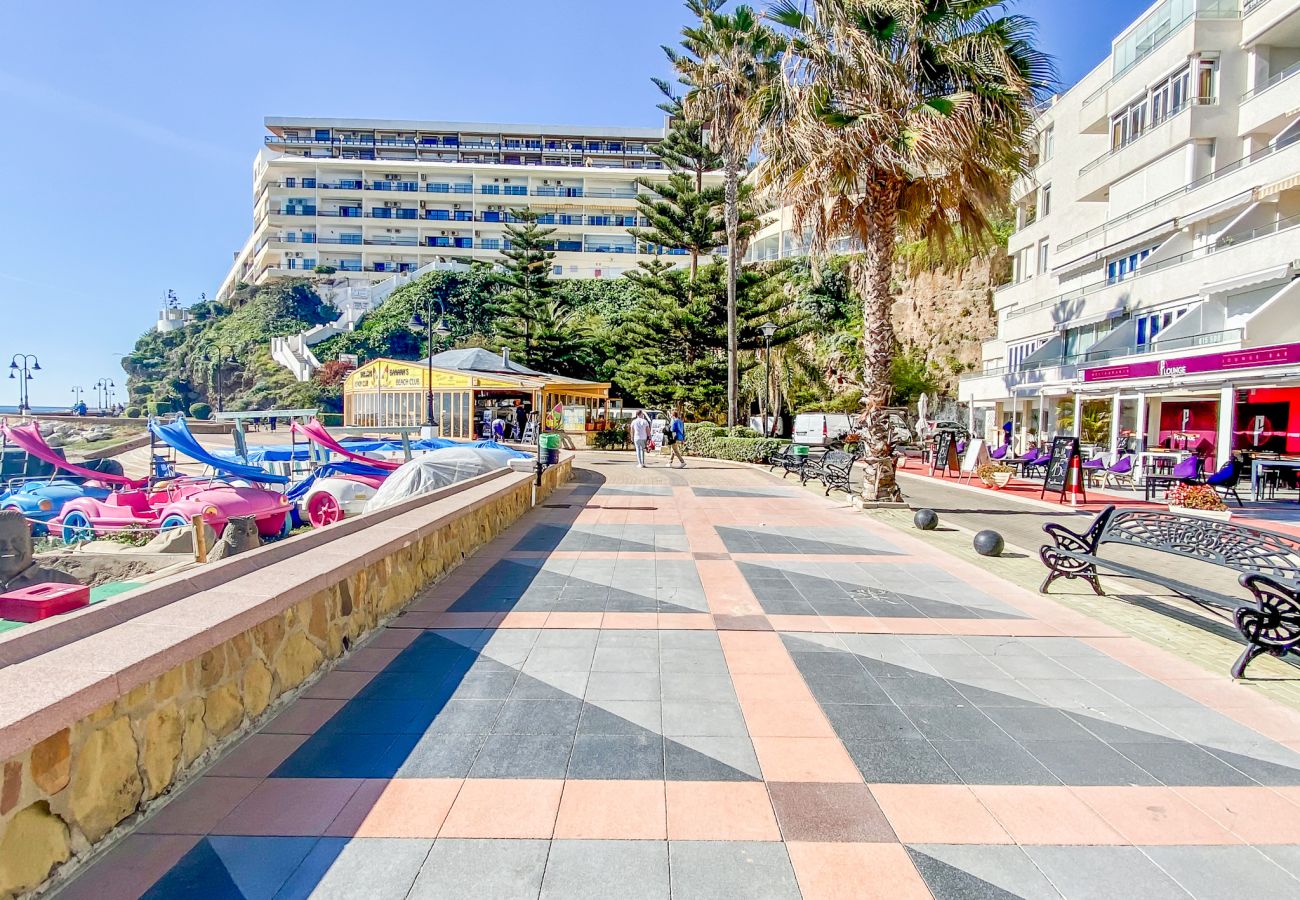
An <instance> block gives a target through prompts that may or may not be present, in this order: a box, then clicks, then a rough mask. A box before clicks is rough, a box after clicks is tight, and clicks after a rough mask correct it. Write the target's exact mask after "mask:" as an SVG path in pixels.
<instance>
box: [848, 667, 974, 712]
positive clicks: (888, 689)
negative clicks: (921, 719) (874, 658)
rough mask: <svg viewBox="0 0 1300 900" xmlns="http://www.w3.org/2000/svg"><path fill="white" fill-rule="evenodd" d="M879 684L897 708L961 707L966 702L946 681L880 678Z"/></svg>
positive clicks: (927, 677) (928, 678) (926, 678)
mask: <svg viewBox="0 0 1300 900" xmlns="http://www.w3.org/2000/svg"><path fill="white" fill-rule="evenodd" d="M868 671H870V669H869V668H868ZM879 684H880V686H881V687H882V688H884V690H885V693H886V694H888V695H889V699H890V700H892V701H894V702H895V703H897V704H898V705H899V706H963V705H965V704H966V702H967V701H966V698H965V697H963V696H962V695H961V693H960V692H958V691H957V689H956V688H954V687H953V686H952V685H951V684H949V683H948V682H947V681H945V680H944V679H942V678H936V677H932V676H928V675H921V676H919V677H903V678H881V679H879Z"/></svg>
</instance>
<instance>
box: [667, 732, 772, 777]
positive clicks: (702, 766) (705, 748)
mask: <svg viewBox="0 0 1300 900" xmlns="http://www.w3.org/2000/svg"><path fill="white" fill-rule="evenodd" d="M664 757H665V777H667V779H668V780H669V781H759V780H761V779H762V773H761V772H760V770H759V767H758V757H757V756H756V755H755V754H754V745H753V743H752V742H751V741H750V739H749V738H747V737H679V738H664Z"/></svg>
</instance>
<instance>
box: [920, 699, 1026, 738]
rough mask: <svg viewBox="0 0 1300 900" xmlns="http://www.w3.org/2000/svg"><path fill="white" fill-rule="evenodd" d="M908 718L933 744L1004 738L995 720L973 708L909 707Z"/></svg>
mask: <svg viewBox="0 0 1300 900" xmlns="http://www.w3.org/2000/svg"><path fill="white" fill-rule="evenodd" d="M907 717H908V718H909V719H911V720H912V724H913V725H915V726H916V728H917V730H918V731H920V732H921V734H923V735H925V737H926V738H928V739H930V740H932V741H935V740H952V741H987V740H998V739H1001V738H1003V737H1005V735H1004V733H1003V731H1002V729H1001V728H999V727H998V726H997V725H996V724H994V722H993V720H992V719H990V718H989V717H988V716H986V715H985V714H984V713H983V712H982V711H980V710H979V709H976V708H974V707H970V706H961V707H944V706H909V707H908V708H907Z"/></svg>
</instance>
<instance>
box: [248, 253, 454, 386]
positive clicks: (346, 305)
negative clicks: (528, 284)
mask: <svg viewBox="0 0 1300 900" xmlns="http://www.w3.org/2000/svg"><path fill="white" fill-rule="evenodd" d="M467 271H469V266H468V265H466V264H465V263H459V262H431V263H428V264H427V265H423V266H421V267H420V268H418V269H416V270H415V271H413V272H398V273H396V274H394V275H393V276H392V277H391V278H385V279H384V280H383V281H377V282H375V283H374V284H355V285H354V284H353V283H352V282H351V281H348V282H346V283H345V284H343V285H342V286H339V287H335V288H333V289H332V290H331V291H330V292H329V293H328V296H324V295H323V296H322V299H324V300H326V301H327V302H329V303H332V304H333V305H334V306H335V307H336V308H337V309H338V310H339V312H340V313H342V315H341V316H339V318H338V319H336V320H335V321H333V322H328V323H326V324H324V325H317V326H315V327H314V328H308V329H307V330H306V331H304V332H301V333H300V334H294V335H290V336H289V337H278V338H271V358H272V359H274V360H275V361H276V362H278V363H279V364H280V365H282V366H284V367H285V368H286V369H288V370H289V371H290V372H292V373H293V377H294V378H297V379H298V380H299V381H311V377H312V375H314V374H315V373H316V370H317V369H319V368H320V367H321V363H320V360H318V359H317V358H316V356H315V354H313V353H312V352H311V348H312V347H313V346H315V345H316V344H319V343H320V342H321V341H323V340H325V339H326V338H332V337H334V335H336V334H345V333H347V332H349V331H352V330H354V329H355V328H356V327H357V323H359V322H360V321H361V317H362V316H364V315H365V314H366V313H368V312H370V311H371V310H372V309H376V308H377V307H379V305H380V304H382V303H383V302H384V301H385V300H387V299H388V297H389V295H391V294H392V293H393V291H395V290H397V289H398V288H399V287H402V286H403V285H406V284H410V283H411V282H412V281H414V280H415V279H416V278H419V277H420V276H421V275H424V274H425V273H426V272H467Z"/></svg>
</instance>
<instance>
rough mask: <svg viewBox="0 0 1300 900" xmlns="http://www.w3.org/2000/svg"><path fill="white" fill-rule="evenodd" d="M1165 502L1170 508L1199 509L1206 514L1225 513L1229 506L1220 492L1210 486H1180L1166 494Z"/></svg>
mask: <svg viewBox="0 0 1300 900" xmlns="http://www.w3.org/2000/svg"><path fill="white" fill-rule="evenodd" d="M1165 501H1166V502H1167V503H1168V504H1169V505H1170V506H1181V507H1182V508H1184V509H1199V510H1204V511H1205V512H1223V511H1224V510H1226V509H1227V508H1228V504H1226V503H1224V502H1223V498H1222V497H1220V496H1219V494H1218V492H1217V491H1215V490H1214V488H1212V487H1210V486H1209V485H1208V484H1179V485H1175V486H1174V488H1173V489H1172V490H1171V491H1169V493H1167V494H1165Z"/></svg>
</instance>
